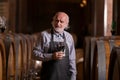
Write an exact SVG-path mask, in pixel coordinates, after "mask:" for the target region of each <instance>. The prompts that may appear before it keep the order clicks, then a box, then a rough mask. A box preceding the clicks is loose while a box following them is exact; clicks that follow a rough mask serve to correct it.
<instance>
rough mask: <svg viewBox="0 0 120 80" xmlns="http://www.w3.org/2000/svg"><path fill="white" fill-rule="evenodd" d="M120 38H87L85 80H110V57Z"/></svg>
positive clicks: (119, 43)
mask: <svg viewBox="0 0 120 80" xmlns="http://www.w3.org/2000/svg"><path fill="white" fill-rule="evenodd" d="M118 45H120V37H118V36H112V37H86V39H85V54H84V78H85V80H108V72H109V63H110V55H111V51H112V48H113V47H114V46H118Z"/></svg>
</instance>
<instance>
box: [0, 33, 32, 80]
mask: <svg viewBox="0 0 120 80" xmlns="http://www.w3.org/2000/svg"><path fill="white" fill-rule="evenodd" d="M33 40H34V39H33V37H32V36H31V35H25V34H15V33H7V34H4V33H2V34H0V80H24V79H25V80H27V78H28V73H29V70H30V66H31V65H32V63H31V61H32V58H31V53H32V48H33V44H34V41H33Z"/></svg>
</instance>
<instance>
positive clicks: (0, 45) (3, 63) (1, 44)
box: [0, 39, 6, 80]
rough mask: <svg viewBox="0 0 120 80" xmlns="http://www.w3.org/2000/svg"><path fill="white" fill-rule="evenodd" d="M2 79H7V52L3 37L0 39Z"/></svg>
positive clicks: (0, 72) (0, 76)
mask: <svg viewBox="0 0 120 80" xmlns="http://www.w3.org/2000/svg"><path fill="white" fill-rule="evenodd" d="M0 80H6V54H5V46H4V42H3V40H2V39H0Z"/></svg>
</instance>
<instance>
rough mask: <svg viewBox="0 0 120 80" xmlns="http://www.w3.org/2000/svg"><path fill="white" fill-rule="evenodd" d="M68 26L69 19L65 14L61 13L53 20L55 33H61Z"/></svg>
mask: <svg viewBox="0 0 120 80" xmlns="http://www.w3.org/2000/svg"><path fill="white" fill-rule="evenodd" d="M67 26H68V17H67V15H66V14H64V13H59V14H57V15H56V17H55V19H54V20H53V28H54V29H55V31H57V32H59V33H61V32H63V31H64V29H65V28H66V27H67Z"/></svg>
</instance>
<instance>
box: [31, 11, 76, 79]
mask: <svg viewBox="0 0 120 80" xmlns="http://www.w3.org/2000/svg"><path fill="white" fill-rule="evenodd" d="M68 24H69V16H68V15H67V14H66V13H65V12H57V13H56V14H55V16H54V17H53V21H52V28H51V29H47V30H45V31H42V32H41V34H40V35H39V38H38V40H37V42H36V45H35V47H34V49H33V57H34V59H37V60H41V61H42V62H43V63H42V69H41V73H40V77H41V80H76V62H75V58H76V55H75V48H74V41H73V38H72V35H71V34H70V33H68V32H67V31H65V29H67V28H68Z"/></svg>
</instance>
